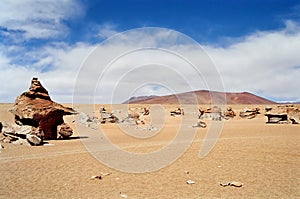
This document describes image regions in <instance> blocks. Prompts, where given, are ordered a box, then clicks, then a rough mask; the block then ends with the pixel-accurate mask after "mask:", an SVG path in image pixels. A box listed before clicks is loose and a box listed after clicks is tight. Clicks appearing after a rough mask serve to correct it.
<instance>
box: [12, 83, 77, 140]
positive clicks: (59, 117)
mask: <svg viewBox="0 0 300 199" xmlns="http://www.w3.org/2000/svg"><path fill="white" fill-rule="evenodd" d="M12 113H13V114H14V115H15V122H16V123H17V124H19V125H30V126H32V127H33V129H35V130H34V131H33V132H32V134H36V135H37V136H39V137H40V138H44V139H57V126H58V125H61V124H63V123H64V120H63V116H64V115H71V114H76V112H75V111H74V110H73V109H72V108H68V107H65V106H63V105H61V104H58V103H56V102H53V101H52V100H51V98H50V96H49V94H48V91H47V90H46V89H45V88H44V87H43V86H42V84H41V83H40V81H39V80H38V78H33V79H32V81H31V86H30V88H29V91H26V92H24V93H22V94H21V95H20V96H18V98H17V99H16V102H15V104H14V107H13V108H12Z"/></svg>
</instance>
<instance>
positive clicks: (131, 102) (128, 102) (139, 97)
mask: <svg viewBox="0 0 300 199" xmlns="http://www.w3.org/2000/svg"><path fill="white" fill-rule="evenodd" d="M155 97H158V96H155V95H150V96H138V97H131V98H130V99H129V100H127V101H125V102H123V104H134V103H135V102H140V101H143V100H149V99H152V98H155Z"/></svg>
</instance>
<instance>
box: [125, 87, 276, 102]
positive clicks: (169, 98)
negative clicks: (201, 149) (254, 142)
mask: <svg viewBox="0 0 300 199" xmlns="http://www.w3.org/2000/svg"><path fill="white" fill-rule="evenodd" d="M224 95H226V101H227V104H276V102H273V101H271V100H268V99H265V98H262V97H259V96H257V95H254V94H252V93H248V92H242V93H229V92H226V93H223V92H216V91H207V90H198V91H191V92H186V93H180V94H176V95H175V94H173V95H166V96H140V97H132V98H130V99H129V100H127V101H125V102H124V104H128V103H129V104H178V103H179V99H180V103H181V104H192V103H194V102H195V98H194V97H196V99H197V100H198V104H211V102H212V98H211V96H213V99H214V103H220V102H222V99H223V96H224Z"/></svg>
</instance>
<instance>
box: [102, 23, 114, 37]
mask: <svg viewBox="0 0 300 199" xmlns="http://www.w3.org/2000/svg"><path fill="white" fill-rule="evenodd" d="M116 28H117V25H115V24H112V23H105V24H103V25H101V26H99V27H98V29H99V32H98V34H97V36H98V37H100V38H102V39H107V38H109V37H111V36H113V35H115V34H117V33H118V31H116Z"/></svg>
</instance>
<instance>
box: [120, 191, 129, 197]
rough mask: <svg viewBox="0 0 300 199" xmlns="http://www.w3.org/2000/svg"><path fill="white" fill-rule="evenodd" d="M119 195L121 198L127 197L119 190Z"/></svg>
mask: <svg viewBox="0 0 300 199" xmlns="http://www.w3.org/2000/svg"><path fill="white" fill-rule="evenodd" d="M120 197H121V198H128V196H127V195H126V194H125V193H122V192H120Z"/></svg>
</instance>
